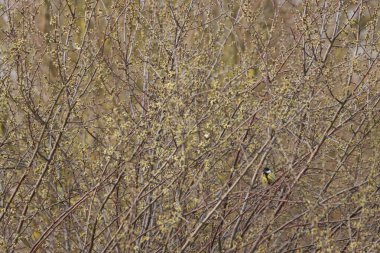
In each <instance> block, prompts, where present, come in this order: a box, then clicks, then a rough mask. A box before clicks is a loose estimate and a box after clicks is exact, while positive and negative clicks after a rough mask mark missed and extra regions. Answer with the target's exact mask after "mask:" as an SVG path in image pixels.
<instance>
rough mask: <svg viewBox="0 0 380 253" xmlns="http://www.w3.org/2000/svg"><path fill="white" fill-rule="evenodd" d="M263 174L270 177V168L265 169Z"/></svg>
mask: <svg viewBox="0 0 380 253" xmlns="http://www.w3.org/2000/svg"><path fill="white" fill-rule="evenodd" d="M263 173H264V174H265V175H268V174H269V173H271V171H270V169H269V168H268V167H265V168H264V170H263Z"/></svg>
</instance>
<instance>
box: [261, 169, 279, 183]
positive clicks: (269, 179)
mask: <svg viewBox="0 0 380 253" xmlns="http://www.w3.org/2000/svg"><path fill="white" fill-rule="evenodd" d="M275 180H276V176H275V175H274V173H273V172H272V171H271V170H270V169H269V168H268V167H265V168H264V170H263V175H262V176H261V182H262V183H263V185H268V184H273V182H274V181H275Z"/></svg>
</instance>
